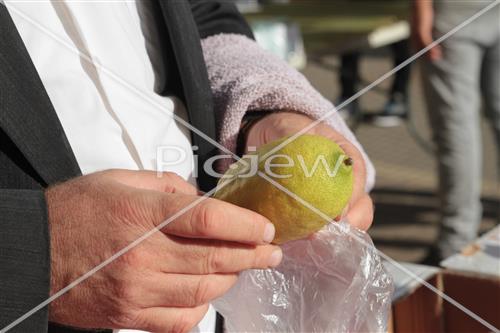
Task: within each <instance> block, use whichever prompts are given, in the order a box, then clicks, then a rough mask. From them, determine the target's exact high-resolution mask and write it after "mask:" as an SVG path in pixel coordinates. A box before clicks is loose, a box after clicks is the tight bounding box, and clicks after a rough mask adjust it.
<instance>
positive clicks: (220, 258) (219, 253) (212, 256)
mask: <svg viewBox="0 0 500 333" xmlns="http://www.w3.org/2000/svg"><path fill="white" fill-rule="evenodd" d="M226 257H227V253H226V251H223V250H222V249H219V248H218V247H214V248H213V249H212V250H211V251H209V254H208V256H207V272H209V273H221V272H224V270H225V267H226V261H227V258H226Z"/></svg>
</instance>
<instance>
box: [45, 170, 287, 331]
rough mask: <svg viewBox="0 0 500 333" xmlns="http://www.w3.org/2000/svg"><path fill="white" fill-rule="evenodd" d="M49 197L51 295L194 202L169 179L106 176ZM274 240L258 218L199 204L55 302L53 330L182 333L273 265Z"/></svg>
mask: <svg viewBox="0 0 500 333" xmlns="http://www.w3.org/2000/svg"><path fill="white" fill-rule="evenodd" d="M46 198H47V203H48V211H49V224H50V236H51V265H52V266H51V293H52V294H53V293H55V292H57V291H58V290H60V289H62V288H64V287H65V286H67V285H68V284H70V283H71V282H72V281H74V280H76V279H77V278H79V277H80V276H82V275H83V274H85V273H86V272H88V271H89V270H91V269H92V268H94V267H95V266H97V265H99V264H100V263H101V262H103V261H104V260H106V259H108V258H110V257H112V256H113V255H114V254H115V253H117V252H118V251H120V250H121V249H123V248H124V247H126V246H127V245H129V244H130V243H132V242H133V241H134V240H136V239H138V238H139V237H141V236H143V235H144V234H146V233H147V232H148V231H150V230H152V229H154V228H155V227H156V226H158V225H159V224H161V223H162V222H163V221H165V220H167V219H168V218H169V217H171V216H173V215H174V214H176V213H177V212H179V211H181V210H182V209H184V208H185V207H186V206H188V205H190V204H192V203H193V202H194V201H196V200H198V199H199V198H200V197H199V196H198V195H197V190H196V189H195V188H194V187H193V186H191V185H190V184H188V183H187V182H185V181H184V180H183V179H182V178H180V177H179V176H177V175H175V174H172V173H164V174H163V176H162V177H161V178H158V177H157V174H156V172H146V171H125V170H112V171H104V172H99V173H95V174H91V175H87V176H83V177H79V178H76V179H74V180H70V181H68V182H65V183H62V184H59V185H56V186H53V187H51V188H49V189H48V190H47V192H46ZM273 237H274V227H273V226H272V224H271V223H270V222H269V221H268V220H267V219H266V218H264V217H262V216H261V215H258V214H256V213H254V212H251V211H249V210H246V209H243V208H239V207H236V206H233V205H231V204H228V203H225V202H221V201H218V200H214V199H206V200H203V201H202V202H200V203H198V204H197V205H195V206H194V207H192V208H191V209H189V210H187V211H186V212H185V213H183V214H182V215H180V216H179V217H177V218H176V219H174V220H173V222H172V223H170V224H168V225H167V226H166V227H165V228H163V229H162V230H161V232H157V233H155V234H153V235H151V237H149V238H148V239H146V240H145V241H144V242H142V243H141V244H139V245H137V246H135V247H134V248H132V249H131V250H130V251H128V252H127V253H125V254H123V255H122V256H120V257H119V258H117V259H116V260H115V261H113V262H112V263H111V264H110V265H109V266H106V267H105V268H103V269H102V270H100V271H98V272H96V273H95V274H93V275H92V276H91V277H90V278H89V279H87V280H86V281H84V282H83V283H81V284H80V285H78V286H76V287H75V288H73V289H71V290H70V291H69V292H67V293H66V294H64V295H63V296H61V297H60V298H58V299H57V300H55V301H54V302H52V303H51V304H50V306H49V316H50V321H53V322H56V323H59V324H64V325H69V326H75V327H82V328H134V329H142V330H147V331H154V332H186V331H189V330H190V329H191V328H192V327H194V326H195V325H196V324H197V323H198V322H199V321H200V320H201V319H202V318H203V316H204V315H205V313H206V311H207V308H208V305H207V304H208V303H209V302H210V301H211V300H213V299H215V298H217V297H219V296H221V295H223V294H224V293H225V292H226V291H227V290H229V288H231V286H233V284H234V283H235V282H236V279H237V275H238V273H239V272H241V271H243V270H246V269H251V268H268V267H273V266H276V265H278V263H279V262H280V260H281V257H282V253H281V250H280V248H279V247H276V246H273V245H269V242H270V241H271V240H272V239H273Z"/></svg>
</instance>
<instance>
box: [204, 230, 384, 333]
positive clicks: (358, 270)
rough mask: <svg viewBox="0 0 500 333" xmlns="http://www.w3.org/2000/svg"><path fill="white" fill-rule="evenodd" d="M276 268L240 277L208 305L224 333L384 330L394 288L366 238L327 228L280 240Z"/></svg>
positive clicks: (359, 234) (360, 232)
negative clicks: (280, 253) (280, 258)
mask: <svg viewBox="0 0 500 333" xmlns="http://www.w3.org/2000/svg"><path fill="white" fill-rule="evenodd" d="M282 248H283V254H284V256H283V261H282V263H281V264H280V266H278V267H277V268H275V269H267V270H249V271H245V272H243V273H241V275H240V278H239V281H238V283H237V284H236V285H235V286H234V287H233V288H232V289H231V290H230V291H229V292H228V293H227V294H226V295H224V296H223V297H221V298H219V299H217V300H216V301H215V302H214V303H213V305H214V307H215V309H216V310H217V311H219V312H220V313H221V314H222V315H223V316H224V317H225V319H226V321H225V322H226V329H227V331H228V332H383V331H386V323H387V317H388V314H389V310H390V305H391V295H392V291H393V284H392V278H391V277H390V276H389V275H388V274H387V272H386V271H385V269H384V267H383V265H382V263H381V260H380V257H379V256H378V254H377V251H376V249H375V248H374V247H373V243H372V241H371V239H370V237H369V236H368V235H367V234H366V233H365V232H362V231H359V230H357V229H356V228H353V227H350V226H349V224H348V223H346V222H341V223H331V224H329V225H327V226H326V227H325V228H323V229H322V230H321V231H319V232H317V233H316V234H314V235H313V237H311V238H309V239H303V240H297V241H293V242H289V243H286V244H284V245H283V246H282Z"/></svg>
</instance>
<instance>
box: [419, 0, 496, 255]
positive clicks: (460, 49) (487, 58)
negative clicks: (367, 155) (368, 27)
mask: <svg viewBox="0 0 500 333" xmlns="http://www.w3.org/2000/svg"><path fill="white" fill-rule="evenodd" d="M486 5H488V2H485V1H470V2H454V1H436V3H435V16H434V22H435V23H434V28H435V31H434V32H435V37H436V38H437V37H439V36H441V35H443V34H445V33H446V32H448V31H449V30H451V29H452V28H454V27H455V26H457V25H458V24H460V23H461V22H463V21H465V20H466V19H467V18H469V17H471V16H472V15H473V14H474V13H475V12H477V11H478V10H480V9H482V8H483V7H485V6H486ZM441 47H442V49H443V59H442V60H439V61H436V62H433V63H431V62H430V61H428V60H425V61H423V63H422V69H423V80H424V90H425V94H426V99H427V109H428V112H429V120H430V123H431V126H432V129H433V136H434V140H435V143H436V146H437V160H438V172H439V195H440V204H441V206H440V207H441V213H442V221H441V223H442V224H441V229H440V234H439V239H438V244H437V249H438V251H439V252H440V255H441V256H442V257H447V256H449V255H451V254H453V253H455V252H458V251H460V250H461V249H462V248H463V247H464V246H465V245H466V244H467V243H469V242H470V241H472V240H473V239H474V238H475V237H476V236H477V231H478V227H479V223H480V221H481V216H482V210H481V203H480V194H481V178H482V175H481V172H482V143H481V128H480V120H481V113H480V110H481V100H483V101H484V104H483V106H484V109H485V112H486V114H487V116H488V117H489V119H490V121H491V125H492V127H493V130H494V131H495V136H496V149H495V151H486V152H485V153H486V154H496V155H497V157H498V155H499V149H500V6H496V7H494V8H493V9H492V10H490V11H489V12H488V13H486V14H484V15H483V16H482V17H480V18H478V19H477V20H475V21H473V22H472V23H470V24H469V25H468V26H467V27H465V28H464V29H462V30H460V31H459V32H457V33H456V34H455V35H453V36H452V37H450V38H448V39H447V40H445V41H444V42H443V43H442V44H441ZM481 97H482V99H481ZM499 164H500V162H499ZM499 170H500V167H499Z"/></svg>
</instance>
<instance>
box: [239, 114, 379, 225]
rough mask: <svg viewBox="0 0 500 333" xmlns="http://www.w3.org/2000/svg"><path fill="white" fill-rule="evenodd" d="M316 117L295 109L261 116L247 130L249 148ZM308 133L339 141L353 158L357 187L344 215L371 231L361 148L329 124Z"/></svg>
mask: <svg viewBox="0 0 500 333" xmlns="http://www.w3.org/2000/svg"><path fill="white" fill-rule="evenodd" d="M312 122H313V120H312V119H311V118H309V117H307V116H304V115H301V114H298V113H292V112H276V113H272V114H270V115H268V116H266V117H264V118H262V119H260V120H259V121H258V122H257V123H256V124H255V125H253V126H252V128H251V129H250V131H249V132H248V137H247V147H251V146H253V147H259V146H261V145H263V144H265V143H268V142H271V141H273V140H276V139H279V138H282V137H284V136H287V135H293V134H295V133H297V132H299V131H301V130H302V129H303V128H305V127H307V126H308V125H310V124H311V123H312ZM307 133H308V134H315V135H321V136H324V137H326V138H329V139H330V140H332V141H334V142H336V143H337V144H338V145H339V146H340V147H341V148H342V149H343V150H344V152H345V153H346V154H347V155H348V156H349V157H350V158H352V160H353V161H354V164H353V172H354V186H353V193H352V196H351V200H350V201H349V204H348V207H347V209H346V214H345V216H344V217H345V218H346V219H347V221H349V223H350V224H351V225H353V226H355V227H357V228H359V229H361V230H368V228H369V227H370V226H371V224H372V222H373V202H372V200H371V198H370V196H369V195H368V194H367V193H366V192H365V190H364V188H365V183H366V167H365V162H364V160H363V156H362V155H361V153H360V151H359V150H358V149H357V148H356V147H355V146H354V145H353V144H352V143H350V142H349V141H348V140H347V139H346V138H345V137H344V136H342V135H341V134H340V133H338V132H337V131H335V130H334V129H333V128H331V127H330V126H328V125H325V124H323V123H319V124H317V125H316V126H314V127H313V128H311V129H310V130H309V131H308V132H307Z"/></svg>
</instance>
